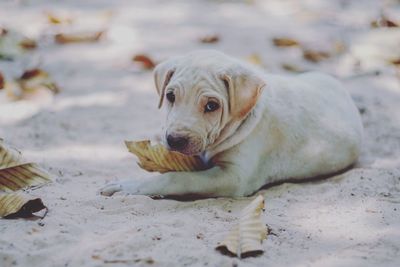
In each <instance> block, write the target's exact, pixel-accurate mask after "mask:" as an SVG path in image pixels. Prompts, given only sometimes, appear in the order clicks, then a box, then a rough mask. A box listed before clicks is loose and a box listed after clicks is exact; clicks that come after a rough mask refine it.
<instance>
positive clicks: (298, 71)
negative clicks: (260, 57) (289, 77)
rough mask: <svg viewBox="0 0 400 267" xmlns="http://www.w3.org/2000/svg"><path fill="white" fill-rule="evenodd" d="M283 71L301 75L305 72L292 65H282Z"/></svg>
mask: <svg viewBox="0 0 400 267" xmlns="http://www.w3.org/2000/svg"><path fill="white" fill-rule="evenodd" d="M281 66H282V69H284V70H287V71H290V72H295V73H300V72H304V70H302V69H301V68H300V67H298V66H296V65H293V64H290V63H282V65H281Z"/></svg>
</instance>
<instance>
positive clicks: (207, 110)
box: [204, 101, 219, 112]
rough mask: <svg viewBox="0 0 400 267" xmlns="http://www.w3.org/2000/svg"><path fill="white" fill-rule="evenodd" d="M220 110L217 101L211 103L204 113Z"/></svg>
mask: <svg viewBox="0 0 400 267" xmlns="http://www.w3.org/2000/svg"><path fill="white" fill-rule="evenodd" d="M217 109H219V104H218V103H217V102H215V101H209V102H208V103H207V104H206V106H205V107H204V112H213V111H216V110H217Z"/></svg>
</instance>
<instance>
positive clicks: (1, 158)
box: [0, 141, 50, 192]
mask: <svg viewBox="0 0 400 267" xmlns="http://www.w3.org/2000/svg"><path fill="white" fill-rule="evenodd" d="M48 182H50V178H49V176H48V175H47V173H45V172H44V171H43V170H41V169H40V168H39V167H38V166H37V165H36V164H34V163H23V162H22V160H21V154H20V153H19V152H18V151H16V150H13V149H10V148H8V147H6V146H5V145H4V144H3V143H2V142H1V141H0V191H3V192H13V191H16V190H19V189H23V188H27V187H30V186H37V185H41V184H45V183H48Z"/></svg>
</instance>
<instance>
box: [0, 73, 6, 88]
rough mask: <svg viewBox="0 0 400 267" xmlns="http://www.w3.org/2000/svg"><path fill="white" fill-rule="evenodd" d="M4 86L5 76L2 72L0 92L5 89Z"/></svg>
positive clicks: (0, 74)
mask: <svg viewBox="0 0 400 267" xmlns="http://www.w3.org/2000/svg"><path fill="white" fill-rule="evenodd" d="M4 84H5V81H4V76H3V74H2V73H1V72H0V90H1V89H3V88H4Z"/></svg>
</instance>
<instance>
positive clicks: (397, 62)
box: [389, 58, 400, 67]
mask: <svg viewBox="0 0 400 267" xmlns="http://www.w3.org/2000/svg"><path fill="white" fill-rule="evenodd" d="M389 63H390V64H393V65H395V66H396V67H400V58H397V59H392V60H389Z"/></svg>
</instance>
